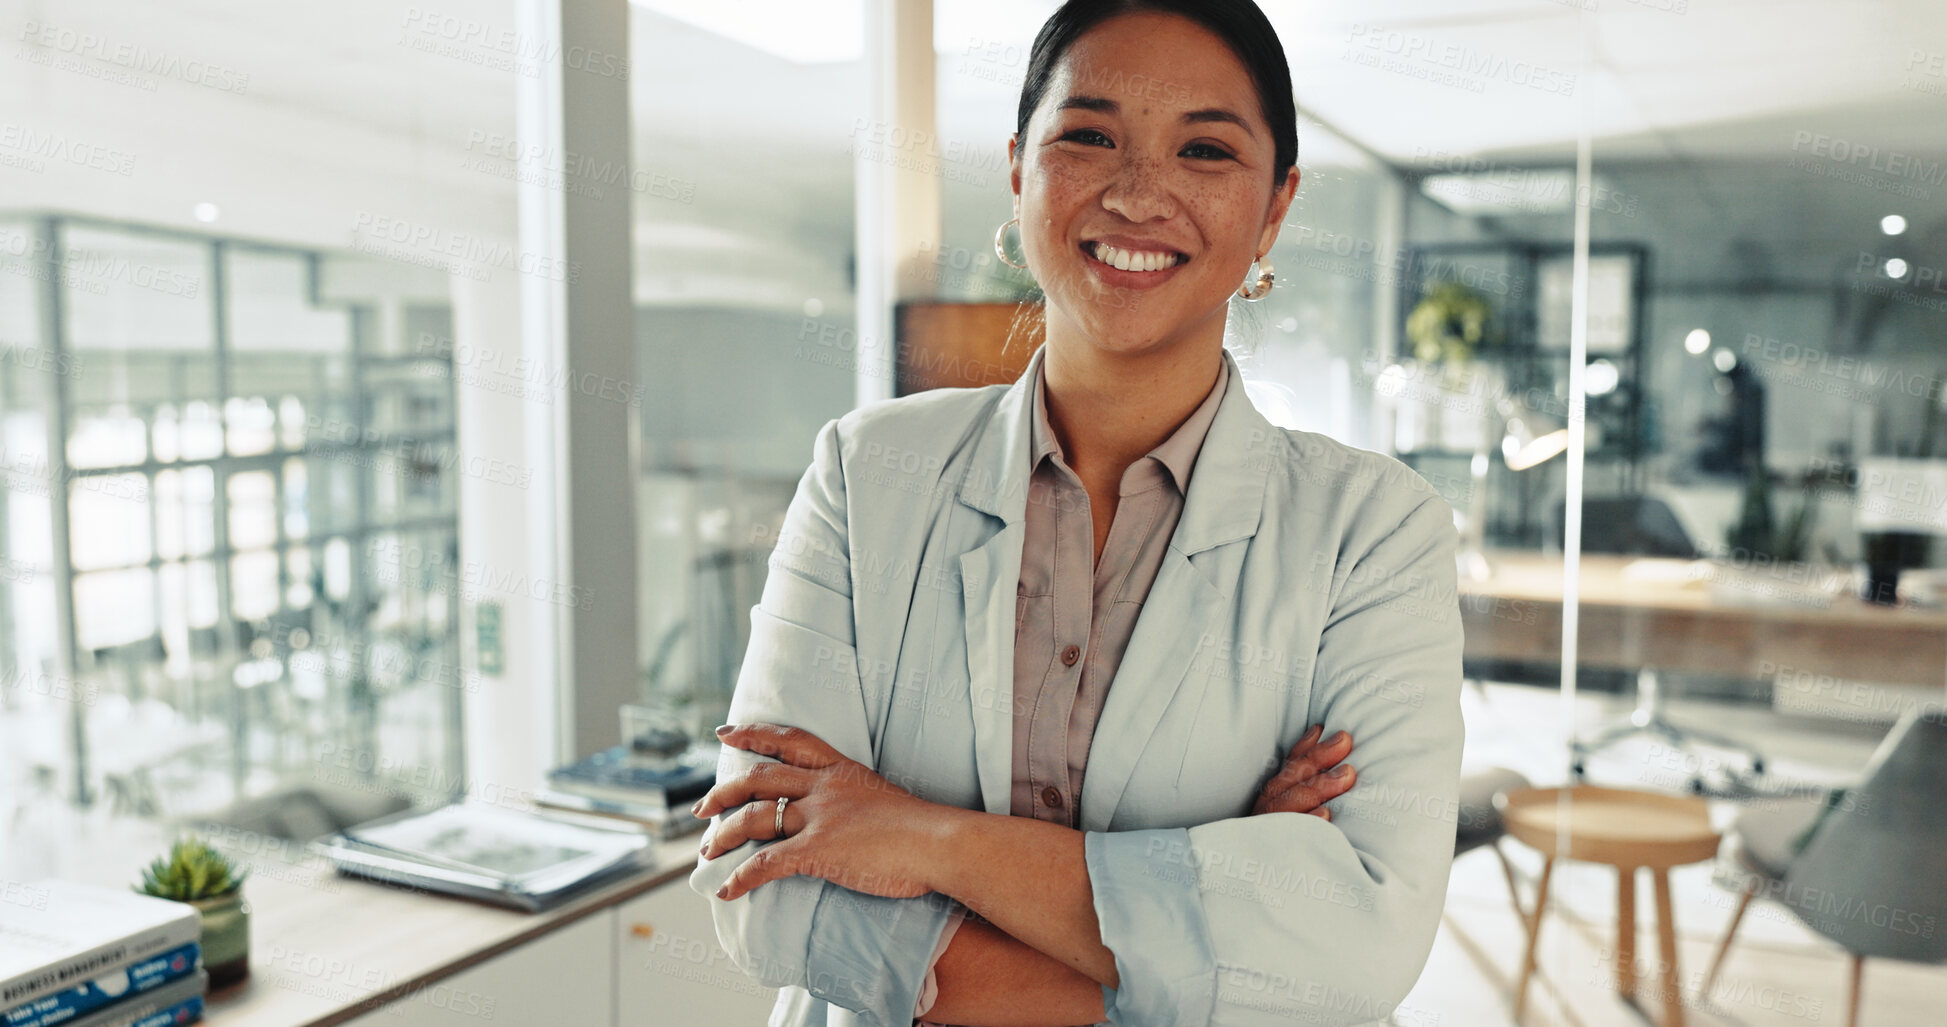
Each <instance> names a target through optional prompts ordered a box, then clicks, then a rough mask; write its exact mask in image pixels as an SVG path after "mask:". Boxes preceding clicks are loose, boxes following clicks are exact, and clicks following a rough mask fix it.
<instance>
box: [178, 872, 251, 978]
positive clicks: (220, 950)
mask: <svg viewBox="0 0 1947 1027" xmlns="http://www.w3.org/2000/svg"><path fill="white" fill-rule="evenodd" d="M190 905H192V906H195V907H196V909H197V910H198V911H199V912H201V913H202V914H203V940H202V946H203V969H205V970H208V971H209V974H210V987H211V988H221V987H223V986H225V985H228V984H234V983H236V982H237V981H240V980H243V979H244V978H245V977H248V976H249V975H250V906H249V905H248V904H246V903H245V902H244V901H243V889H242V888H238V889H237V890H235V891H233V892H231V893H229V894H228V895H218V896H216V897H215V898H209V899H196V900H194V901H192V902H191V903H190Z"/></svg>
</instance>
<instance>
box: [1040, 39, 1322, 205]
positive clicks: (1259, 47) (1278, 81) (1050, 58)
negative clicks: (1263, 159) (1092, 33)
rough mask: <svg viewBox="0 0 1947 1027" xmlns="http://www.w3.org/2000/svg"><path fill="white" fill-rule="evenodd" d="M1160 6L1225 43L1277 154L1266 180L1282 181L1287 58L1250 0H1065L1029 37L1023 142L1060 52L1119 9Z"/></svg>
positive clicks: (1288, 149) (1291, 158)
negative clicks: (1250, 87) (1244, 72)
mask: <svg viewBox="0 0 1947 1027" xmlns="http://www.w3.org/2000/svg"><path fill="white" fill-rule="evenodd" d="M1137 11H1159V12H1162V13H1165V14H1178V15H1182V16H1183V17H1185V18H1188V19H1190V20H1191V21H1194V22H1196V23H1197V24H1199V25H1202V26H1203V27H1204V28H1207V29H1209V30H1210V31H1211V32H1213V33H1215V34H1216V35H1217V37H1218V38H1220V39H1222V40H1223V41H1224V42H1225V43H1226V44H1228V45H1229V46H1230V49H1231V52H1232V53H1235V54H1236V55H1237V59H1238V60H1240V61H1242V62H1243V64H1244V67H1245V68H1247V69H1249V71H1250V73H1251V81H1252V83H1253V84H1255V85H1256V86H1257V99H1258V105H1259V106H1260V107H1261V108H1262V110H1263V114H1264V120H1265V122H1266V123H1267V124H1269V125H1270V126H1271V140H1272V142H1273V144H1274V145H1275V147H1276V153H1275V155H1274V158H1273V160H1272V162H1271V185H1272V187H1273V188H1276V187H1277V186H1279V185H1282V184H1283V183H1284V180H1285V176H1286V174H1288V173H1289V172H1290V171H1291V169H1292V167H1293V166H1295V165H1296V164H1297V163H1298V111H1297V105H1296V103H1295V102H1294V101H1293V100H1292V91H1291V65H1290V64H1289V63H1287V62H1286V60H1285V55H1284V44H1283V43H1280V42H1279V41H1278V33H1277V30H1275V29H1273V28H1272V27H1271V22H1270V20H1269V19H1267V18H1265V16H1264V12H1263V11H1261V10H1259V9H1258V6H1257V4H1256V3H1254V2H1252V0H1068V2H1067V3H1065V4H1062V5H1061V9H1060V10H1057V11H1056V12H1055V13H1053V14H1051V15H1049V16H1048V20H1047V22H1046V23H1045V24H1043V25H1042V26H1041V32H1040V33H1039V34H1037V35H1036V36H1035V37H1034V50H1033V52H1032V53H1031V54H1030V55H1029V57H1028V71H1027V79H1026V80H1025V81H1023V82H1022V83H1021V105H1020V108H1019V111H1018V112H1017V115H1016V121H1015V131H1016V132H1018V133H1019V134H1020V136H1021V141H1022V144H1023V145H1025V144H1026V142H1027V134H1028V119H1029V118H1031V117H1033V116H1034V111H1035V108H1037V107H1039V106H1041V98H1042V97H1043V96H1044V95H1046V93H1047V92H1048V82H1049V80H1051V79H1052V78H1054V74H1055V65H1056V64H1058V63H1060V61H1061V58H1062V55H1063V54H1065V53H1067V52H1068V48H1069V47H1070V46H1071V45H1073V44H1074V42H1075V40H1077V39H1080V38H1081V37H1082V35H1083V34H1084V33H1086V32H1087V31H1088V30H1089V29H1092V28H1094V27H1095V26H1097V25H1100V24H1101V23H1102V22H1105V21H1107V20H1109V19H1110V18H1113V17H1115V16H1117V15H1120V14H1131V13H1134V12H1137Z"/></svg>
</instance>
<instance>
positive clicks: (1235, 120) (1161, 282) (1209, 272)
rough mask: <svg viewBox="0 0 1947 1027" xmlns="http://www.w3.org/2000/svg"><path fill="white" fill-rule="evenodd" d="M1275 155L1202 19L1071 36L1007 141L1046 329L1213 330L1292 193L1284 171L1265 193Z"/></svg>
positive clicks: (1115, 338)
mask: <svg viewBox="0 0 1947 1027" xmlns="http://www.w3.org/2000/svg"><path fill="white" fill-rule="evenodd" d="M1275 150H1276V148H1275V146H1274V144H1273V142H1272V139H1271V130H1270V126H1269V125H1267V124H1266V123H1265V120H1264V115H1263V112H1262V110H1261V108H1260V105H1259V103H1258V97H1257V91H1256V89H1255V88H1254V87H1253V85H1252V83H1251V77H1250V72H1249V71H1247V70H1246V69H1245V67H1244V64H1243V63H1242V62H1241V61H1239V60H1238V59H1237V57H1236V55H1235V54H1233V53H1231V51H1230V48H1229V47H1227V46H1225V45H1224V43H1223V41H1222V39H1221V38H1220V37H1218V36H1217V35H1215V34H1213V33H1211V32H1210V31H1209V30H1207V29H1205V28H1204V27H1202V26H1201V25H1198V24H1197V23H1195V22H1193V21H1191V20H1189V19H1187V18H1183V17H1180V16H1178V15H1173V14H1162V13H1157V12H1140V13H1135V14H1126V15H1121V16H1118V17H1115V18H1111V19H1109V20H1108V21H1105V22H1103V23H1101V24H1100V25H1097V26H1096V27H1095V28H1093V29H1091V30H1090V31H1089V32H1087V33H1086V34H1085V35H1083V36H1082V37H1081V38H1079V39H1077V40H1076V41H1075V42H1074V43H1073V44H1071V45H1070V47H1069V49H1068V52H1067V53H1066V54H1065V55H1064V56H1063V57H1062V60H1061V62H1060V64H1059V65H1058V67H1057V69H1056V72H1055V74H1054V76H1053V78H1052V79H1051V81H1050V83H1049V88H1048V91H1047V93H1046V94H1045V95H1043V97H1042V99H1041V104H1040V106H1039V107H1038V108H1036V110H1035V112H1034V114H1033V116H1032V117H1031V118H1030V119H1029V121H1028V128H1027V132H1026V136H1025V138H1022V137H1019V136H1017V137H1015V138H1013V139H1010V141H1009V143H1008V155H1009V157H1010V159H1011V160H1012V162H1013V173H1012V182H1013V188H1014V192H1015V196H1016V198H1017V199H1016V213H1017V215H1018V216H1019V217H1020V219H1021V241H1022V247H1023V249H1024V251H1025V253H1026V256H1027V260H1028V266H1029V268H1031V269H1032V270H1033V272H1034V275H1035V278H1036V279H1037V280H1038V281H1039V282H1040V284H1041V287H1042V290H1043V291H1044V292H1045V293H1046V294H1047V298H1048V323H1049V328H1050V333H1051V337H1053V333H1054V332H1055V331H1056V330H1057V325H1058V323H1061V322H1066V324H1063V325H1062V326H1061V327H1062V329H1063V330H1067V329H1071V328H1072V329H1073V330H1076V331H1079V332H1080V334H1081V335H1083V336H1084V337H1086V338H1087V339H1088V340H1089V341H1090V343H1091V344H1092V345H1094V346H1096V347H1098V348H1101V349H1104V350H1112V351H1115V352H1117V353H1122V354H1129V355H1136V354H1140V353H1144V352H1149V351H1153V350H1157V349H1162V348H1167V347H1170V346H1173V345H1175V344H1176V343H1178V342H1180V341H1182V340H1184V339H1186V338H1192V337H1201V336H1202V335H1203V334H1204V333H1211V334H1216V335H1217V336H1219V337H1221V333H1222V325H1223V317H1224V312H1225V309H1226V303H1227V301H1228V300H1229V298H1230V296H1231V294H1232V293H1234V292H1236V291H1237V289H1238V287H1239V286H1241V285H1243V284H1244V278H1245V275H1246V274H1247V273H1248V272H1249V271H1250V266H1251V262H1252V261H1253V260H1254V259H1256V258H1257V256H1258V255H1259V254H1262V253H1267V252H1269V250H1270V249H1271V243H1272V242H1273V241H1274V240H1275V239H1276V238H1277V234H1278V228H1279V226H1280V224H1281V223H1282V221H1283V220H1284V215H1285V212H1286V211H1287V210H1288V209H1289V208H1290V206H1291V198H1292V195H1293V193H1294V192H1295V191H1296V189H1297V184H1298V176H1297V174H1296V172H1295V171H1294V172H1293V173H1292V175H1291V176H1290V177H1289V178H1288V179H1287V181H1286V183H1285V184H1284V186H1283V187H1282V188H1279V189H1276V190H1273V188H1272V182H1271V164H1272V161H1273V159H1274V154H1275ZM1104 258H1106V260H1107V262H1105V260H1104ZM1117 265H1120V266H1117Z"/></svg>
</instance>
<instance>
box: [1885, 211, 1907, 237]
mask: <svg viewBox="0 0 1947 1027" xmlns="http://www.w3.org/2000/svg"><path fill="white" fill-rule="evenodd" d="M1879 230H1880V231H1882V232H1885V233H1886V234H1887V235H1898V234H1900V233H1901V232H1904V231H1906V219H1905V218H1903V217H1901V216H1899V215H1898V214H1888V215H1886V216H1885V217H1883V218H1880V219H1879Z"/></svg>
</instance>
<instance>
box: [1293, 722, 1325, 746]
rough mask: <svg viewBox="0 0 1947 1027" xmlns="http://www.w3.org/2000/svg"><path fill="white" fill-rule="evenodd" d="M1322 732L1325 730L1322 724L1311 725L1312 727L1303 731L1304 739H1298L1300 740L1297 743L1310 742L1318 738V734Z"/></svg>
mask: <svg viewBox="0 0 1947 1027" xmlns="http://www.w3.org/2000/svg"><path fill="white" fill-rule="evenodd" d="M1323 730H1325V725H1323V724H1313V725H1312V726H1311V727H1308V728H1306V729H1305V737H1303V738H1300V739H1298V740H1299V741H1301V742H1308V741H1310V740H1312V739H1314V738H1317V737H1318V733H1319V732H1320V731H1323Z"/></svg>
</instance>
